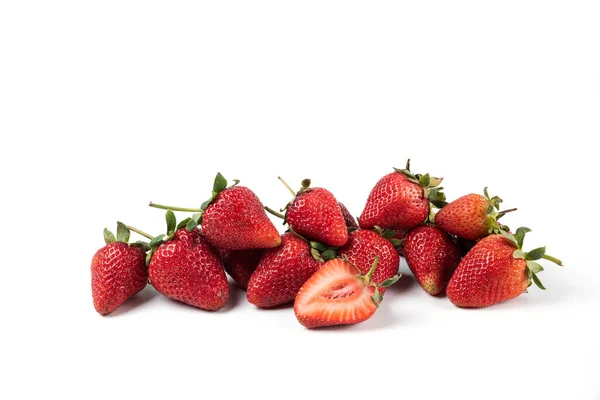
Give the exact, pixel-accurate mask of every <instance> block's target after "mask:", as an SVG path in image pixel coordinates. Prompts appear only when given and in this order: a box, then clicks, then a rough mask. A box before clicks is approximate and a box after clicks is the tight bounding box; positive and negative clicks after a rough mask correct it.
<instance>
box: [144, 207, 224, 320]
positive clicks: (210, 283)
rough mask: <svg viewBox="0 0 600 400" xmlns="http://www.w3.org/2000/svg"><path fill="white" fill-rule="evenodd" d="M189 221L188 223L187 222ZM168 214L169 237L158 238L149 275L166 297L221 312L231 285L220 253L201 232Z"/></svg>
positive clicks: (155, 242)
mask: <svg viewBox="0 0 600 400" xmlns="http://www.w3.org/2000/svg"><path fill="white" fill-rule="evenodd" d="M183 222H185V221H183ZM175 225H176V222H175V216H174V215H173V213H172V212H171V211H168V212H167V235H166V236H165V235H159V236H157V237H155V238H154V239H153V240H152V241H151V242H150V246H152V247H153V250H152V252H151V253H150V254H149V255H150V257H151V258H150V264H149V266H148V274H149V277H150V282H151V283H152V285H153V286H154V288H155V289H156V290H157V291H159V292H160V293H162V294H163V295H165V296H167V297H169V298H171V299H173V300H178V301H181V302H182V303H186V304H189V305H191V306H194V307H198V308H201V309H204V310H218V309H219V308H221V307H223V306H224V305H225V303H226V302H227V298H228V297H229V284H228V283H227V277H226V276H225V271H224V270H223V264H222V262H221V258H220V257H219V254H218V252H217V250H216V249H215V248H214V247H213V246H211V244H210V243H209V242H208V240H206V238H205V237H204V235H203V234H202V232H201V231H200V229H198V228H194V229H192V230H191V231H190V230H188V228H187V227H185V226H182V225H184V224H183V223H181V224H179V226H178V227H177V228H175Z"/></svg>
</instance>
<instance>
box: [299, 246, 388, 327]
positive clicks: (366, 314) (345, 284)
mask: <svg viewBox="0 0 600 400" xmlns="http://www.w3.org/2000/svg"><path fill="white" fill-rule="evenodd" d="M376 267H377V258H375V260H374V262H373V263H372V265H371V267H370V268H369V271H368V273H367V274H363V273H361V272H360V271H359V270H358V269H357V268H356V267H355V266H353V265H352V264H351V263H350V262H348V261H345V260H340V259H334V260H330V261H328V262H327V263H325V264H324V265H323V267H322V268H321V269H320V270H319V271H317V272H316V273H315V274H314V275H313V276H312V277H310V279H308V280H307V281H306V283H305V284H304V285H303V286H302V288H301V289H300V291H299V292H298V295H297V296H296V301H295V302H294V313H295V314H296V318H298V321H299V322H300V323H301V324H302V325H304V326H305V327H307V328H318V327H322V326H331V325H348V324H356V323H358V322H362V321H365V320H367V319H369V318H370V317H371V316H372V315H373V314H375V311H376V310H377V307H379V304H380V303H381V300H382V299H383V298H382V293H381V289H382V288H384V287H387V286H390V285H392V284H393V283H395V282H396V281H397V280H398V279H400V276H398V275H396V276H394V277H392V278H391V279H388V280H386V281H385V282H382V283H381V285H377V284H375V283H374V282H373V281H372V279H371V278H372V276H373V273H374V272H375V269H376Z"/></svg>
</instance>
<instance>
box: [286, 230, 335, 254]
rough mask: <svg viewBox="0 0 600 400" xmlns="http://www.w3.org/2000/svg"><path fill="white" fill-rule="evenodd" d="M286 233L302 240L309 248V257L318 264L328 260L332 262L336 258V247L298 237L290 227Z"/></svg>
mask: <svg viewBox="0 0 600 400" xmlns="http://www.w3.org/2000/svg"><path fill="white" fill-rule="evenodd" d="M288 232H290V233H291V234H292V235H294V236H296V237H297V238H299V239H302V240H303V241H305V242H306V243H308V245H309V246H310V255H311V256H312V257H313V258H314V259H315V260H317V261H319V262H326V261H329V260H333V259H334V258H337V256H338V250H339V248H338V247H332V246H327V245H326V244H323V243H321V242H316V241H311V240H308V239H307V238H305V237H304V236H302V235H300V234H299V233H298V232H296V231H294V230H293V229H292V228H291V227H289V228H288Z"/></svg>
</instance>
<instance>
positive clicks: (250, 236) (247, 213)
mask: <svg viewBox="0 0 600 400" xmlns="http://www.w3.org/2000/svg"><path fill="white" fill-rule="evenodd" d="M238 183H239V181H238V180H235V181H234V184H233V185H232V186H230V187H227V180H226V179H225V178H224V177H223V175H221V174H220V173H217V176H216V178H215V182H214V184H213V192H212V196H211V198H210V199H208V200H207V201H205V202H204V203H202V206H201V207H200V208H182V207H170V206H165V205H161V204H155V203H152V202H151V203H150V206H151V207H155V208H162V209H166V210H173V211H186V212H194V213H196V214H194V215H193V216H192V217H191V218H190V219H188V222H187V224H188V225H187V227H188V230H192V229H193V228H195V227H196V226H197V225H199V224H201V225H202V232H203V234H204V236H205V237H206V239H207V240H208V241H209V242H210V243H211V244H212V245H213V246H215V247H217V248H219V249H221V250H246V249H257V248H272V247H277V246H278V245H279V244H280V243H281V239H280V237H279V233H278V232H277V229H276V228H275V226H274V225H273V223H272V222H271V220H269V217H268V216H267V214H266V213H265V210H264V208H263V205H262V203H261V202H260V200H259V199H258V197H257V196H256V195H255V194H254V192H252V191H251V190H250V189H248V188H247V187H244V186H237V184H238Z"/></svg>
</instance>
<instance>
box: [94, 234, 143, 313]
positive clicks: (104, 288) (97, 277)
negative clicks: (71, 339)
mask: <svg viewBox="0 0 600 400" xmlns="http://www.w3.org/2000/svg"><path fill="white" fill-rule="evenodd" d="M129 235H130V233H129V229H128V228H127V227H126V226H125V225H123V224H122V223H120V222H119V223H118V224H117V238H116V239H115V236H114V235H113V234H112V233H111V232H110V231H108V230H107V229H105V230H104V241H105V242H106V246H104V247H103V248H101V249H100V250H98V251H97V252H96V254H94V258H93V259H92V266H91V271H92V298H93V300H94V307H95V308H96V311H98V312H99V313H100V314H102V315H107V314H110V313H111V312H113V311H115V310H116V309H117V308H119V306H120V305H121V304H123V303H124V302H125V300H127V299H128V298H130V297H132V296H134V295H135V294H136V293H138V292H139V291H141V290H142V289H143V288H144V287H145V286H146V283H147V282H148V268H147V267H146V262H145V259H146V251H145V249H144V246H143V244H140V243H141V242H140V243H134V244H128V243H127V242H128V241H129Z"/></svg>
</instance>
